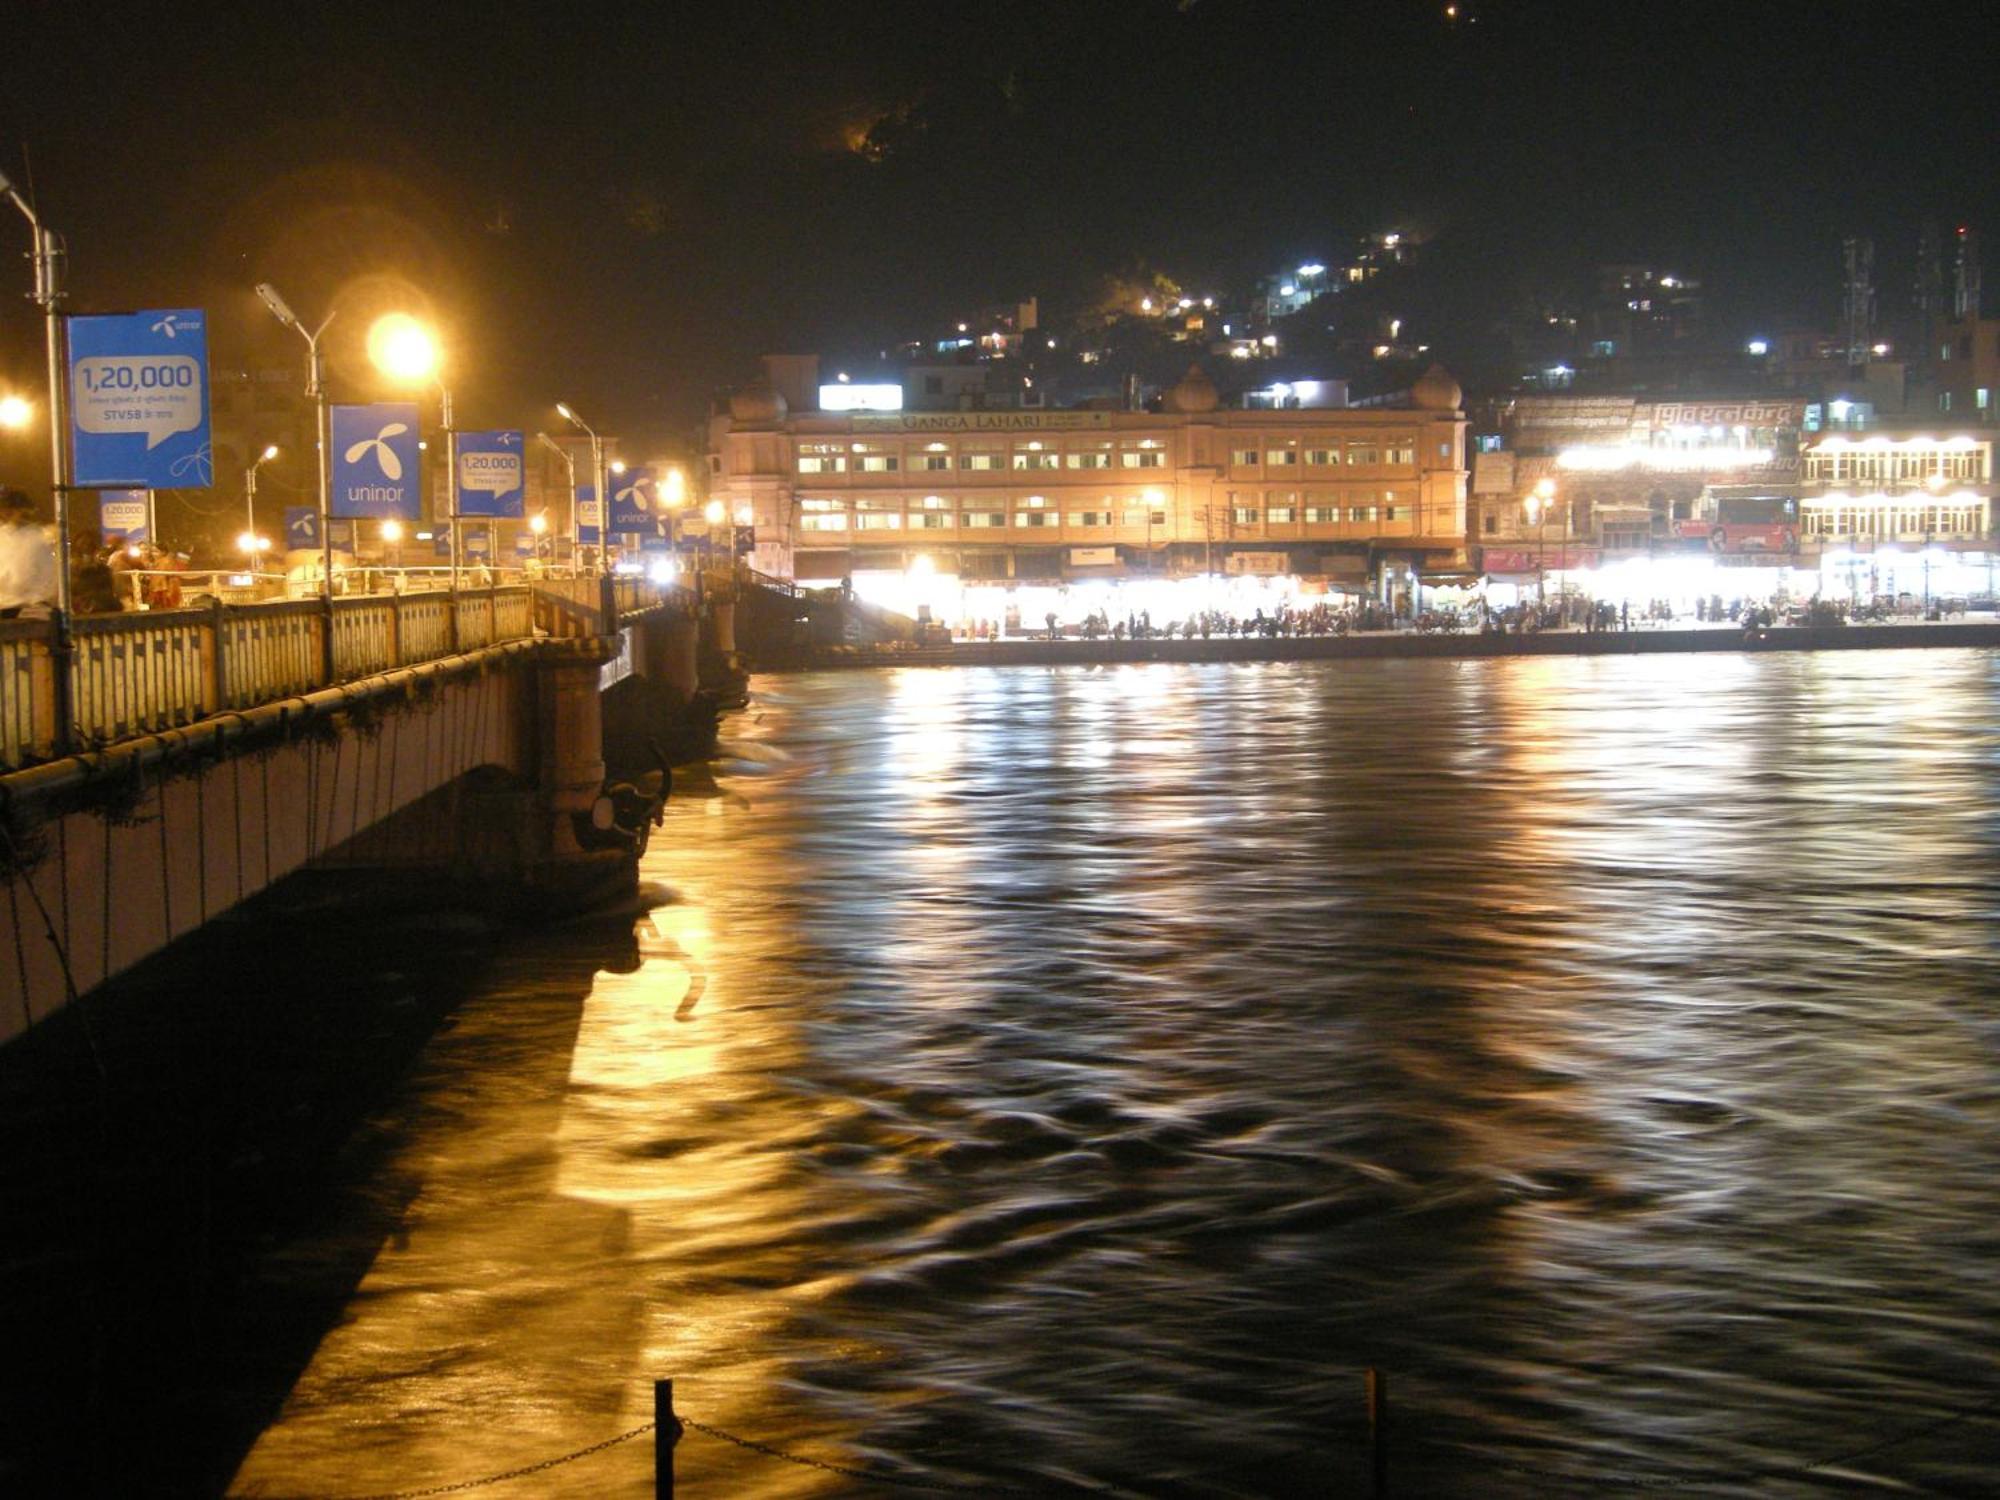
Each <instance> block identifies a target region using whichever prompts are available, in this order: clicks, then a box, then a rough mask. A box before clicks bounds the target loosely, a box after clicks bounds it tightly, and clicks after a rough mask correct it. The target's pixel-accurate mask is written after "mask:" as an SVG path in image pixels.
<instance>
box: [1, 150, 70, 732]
mask: <svg viewBox="0 0 2000 1500" xmlns="http://www.w3.org/2000/svg"><path fill="white" fill-rule="evenodd" d="M0 193H5V194H6V195H7V201H8V202H10V203H12V204H13V205H14V207H15V208H16V209H18V210H19V211H20V214H21V217H22V218H24V219H26V220H27V221H28V232H29V233H30V234H31V235H32V236H33V237H34V242H35V248H34V249H33V250H32V251H31V252H30V254H31V255H32V256H33V258H34V262H35V291H34V301H35V302H36V304H37V305H38V306H40V308H41V309H42V321H43V326H44V328H45V329H46V332H47V343H48V353H49V474H50V480H51V483H50V490H51V495H50V499H51V500H52V501H53V502H54V504H55V511H56V618H55V620H54V622H53V624H54V629H55V640H54V647H55V655H56V658H57V660H56V683H57V686H56V694H57V698H56V706H57V713H56V737H57V741H58V743H59V744H60V745H62V746H63V747H65V748H67V746H68V744H69V741H70V720H69V699H68V694H69V691H70V688H69V672H68V659H69V652H70V636H69V614H70V591H69V442H68V437H69V433H68V429H69V382H68V380H67V379H65V378H64V374H63V315H62V302H63V296H64V293H63V287H62V261H63V256H64V253H65V252H64V250H63V248H62V241H61V239H60V238H59V237H58V236H57V234H56V232H55V231H54V230H53V229H51V228H49V227H48V226H47V225H46V224H44V223H43V222H42V221H41V219H40V217H39V216H37V214H36V213H35V207H34V205H33V204H32V203H30V202H29V201H28V200H27V199H26V198H23V197H22V196H21V194H20V192H19V190H17V189H16V188H15V186H14V184H13V183H12V182H10V181H8V179H7V177H6V175H5V174H4V173H0ZM22 404H23V405H26V403H25V402H23V403H22ZM25 420H26V418H25V417H24V418H23V421H24V422H25Z"/></svg>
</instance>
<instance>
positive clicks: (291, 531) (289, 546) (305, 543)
mask: <svg viewBox="0 0 2000 1500" xmlns="http://www.w3.org/2000/svg"><path fill="white" fill-rule="evenodd" d="M317 546H319V512H318V511H317V510H315V509H314V508H313V507H312V506H310V505H287V506H286V507H285V550H286V551H287V552H301V551H304V550H305V549H306V548H308V547H317Z"/></svg>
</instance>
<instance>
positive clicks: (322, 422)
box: [257, 281, 333, 682]
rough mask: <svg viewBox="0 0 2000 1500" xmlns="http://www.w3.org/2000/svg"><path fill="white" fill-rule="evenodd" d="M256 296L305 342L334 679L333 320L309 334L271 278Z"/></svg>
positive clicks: (323, 654) (324, 645)
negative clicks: (329, 375) (329, 372)
mask: <svg viewBox="0 0 2000 1500" xmlns="http://www.w3.org/2000/svg"><path fill="white" fill-rule="evenodd" d="M257 298H258V300H259V301H261V302H262V303H263V304H264V305H265V306H266V307H268V308H269V309H270V310H271V316H272V317H274V318H276V319H277V320H278V321H279V322H280V323H283V324H284V325H285V326H286V327H287V328H289V329H291V330H293V331H294V332H295V333H297V334H298V336H299V337H300V338H302V339H304V340H305V341H306V399H307V400H308V401H310V402H312V403H313V410H314V413H315V416H316V418H317V421H318V432H319V463H318V468H319V547H320V580H319V593H320V602H321V605H322V607H323V608H324V609H325V611H326V630H325V632H324V635H323V638H322V640H321V641H320V648H321V649H320V665H321V667H322V669H323V670H324V672H325V676H326V680H327V681H328V682H332V681H333V526H332V524H331V523H330V522H329V520H328V512H327V491H328V488H329V486H330V485H331V483H332V477H331V470H330V465H331V463H332V461H333V452H332V449H333V437H332V434H331V432H330V431H329V430H328V429H329V424H330V422H331V420H332V419H331V416H330V414H329V413H328V410H327V405H326V361H325V359H324V358H323V357H322V356H321V354H320V352H319V340H320V335H321V334H323V333H325V332H326V325H327V324H329V323H331V322H332V321H333V313H332V311H331V310H329V311H328V312H327V315H326V316H325V317H324V318H321V319H320V321H319V327H317V328H315V329H313V330H312V332H310V333H308V332H307V331H306V325H305V324H303V323H301V322H300V321H299V318H298V314H297V313H295V312H293V311H292V309H291V307H290V306H289V305H288V304H287V303H286V301H285V299H284V298H283V297H281V296H279V295H278V289H277V288H276V287H274V286H272V285H271V283H270V282H268V281H260V282H258V283H257Z"/></svg>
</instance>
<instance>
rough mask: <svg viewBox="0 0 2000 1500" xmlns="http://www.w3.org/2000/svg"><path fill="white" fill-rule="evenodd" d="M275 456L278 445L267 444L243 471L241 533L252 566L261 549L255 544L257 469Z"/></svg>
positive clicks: (256, 539) (256, 537)
mask: <svg viewBox="0 0 2000 1500" xmlns="http://www.w3.org/2000/svg"><path fill="white" fill-rule="evenodd" d="M277 456H278V445H277V444H276V443H270V444H267V445H266V446H265V448H264V451H263V452H262V453H260V454H258V455H257V458H256V461H255V462H254V463H252V464H251V465H250V467H249V468H247V469H245V470H244V471H243V535H244V537H245V538H246V539H247V542H248V545H246V546H245V547H244V549H243V550H244V551H245V552H248V553H249V554H250V562H251V565H252V566H253V567H254V566H255V565H256V562H257V554H258V553H259V552H260V551H262V550H263V549H262V548H260V547H259V546H258V545H257V542H258V536H257V471H258V470H259V469H261V468H263V467H264V465H265V464H267V463H269V462H270V461H271V460H272V459H274V458H276V457H277Z"/></svg>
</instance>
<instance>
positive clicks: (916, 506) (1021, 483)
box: [709, 367, 1466, 592]
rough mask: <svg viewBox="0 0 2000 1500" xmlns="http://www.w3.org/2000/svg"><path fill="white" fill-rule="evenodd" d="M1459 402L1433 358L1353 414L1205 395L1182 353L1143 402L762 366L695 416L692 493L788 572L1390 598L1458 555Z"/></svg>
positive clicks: (1461, 514)
mask: <svg viewBox="0 0 2000 1500" xmlns="http://www.w3.org/2000/svg"><path fill="white" fill-rule="evenodd" d="M785 383H788V384H789V385H790V386H791V387H792V395H793V399H794V400H798V399H800V398H801V397H803V398H805V399H808V400H809V399H810V396H809V395H808V394H807V393H808V392H809V391H810V390H811V386H810V385H809V384H807V383H805V382H802V381H798V380H793V381H789V382H785ZM1460 402H1461V396H1460V391H1459V387H1458V383H1457V382H1456V381H1455V380H1453V379H1452V378H1451V377H1450V376H1449V375H1448V374H1446V373H1445V372H1444V371H1443V370H1442V369H1439V368H1435V367H1434V368H1433V369H1432V370H1431V371H1430V372H1429V373H1428V374H1426V375H1425V376H1424V377H1423V378H1422V379H1421V380H1419V381H1418V382H1417V383H1416V385H1415V386H1414V387H1413V388H1412V389H1411V391H1410V392H1409V395H1408V398H1407V401H1406V403H1405V404H1403V405H1401V406H1380V407H1370V408H1367V409H1356V408H1323V407H1322V408H1314V407H1291V408H1284V409H1277V410H1242V409H1225V408H1224V407H1223V406H1222V404H1221V401H1220V399H1219V396H1218V394H1217V391H1216V388H1215V386H1214V384H1213V383H1211V381H1210V380H1209V379H1208V377H1207V376H1206V375H1205V374H1203V373H1202V372H1201V370H1200V369H1199V367H1196V368H1192V369H1190V370H1189V372H1188V374H1187V375H1186V377H1185V378H1183V379H1182V380H1181V381H1180V383H1179V384H1178V385H1176V386H1174V387H1173V388H1172V389H1170V390H1169V391H1168V392H1167V393H1166V395H1165V397H1164V399H1163V400H1162V402H1161V403H1160V410H1158V411H1134V410H1100V409H1089V410H1040V411H1037V410H960V411H901V412H892V413H871V412H861V411H849V412H839V413H835V412H827V411H820V410H810V409H809V410H800V409H798V407H797V406H795V405H794V404H793V403H792V401H788V400H787V399H786V396H785V395H784V394H781V393H780V391H779V390H778V389H777V388H775V387H774V385H773V384H772V383H770V382H769V381H766V382H762V383H759V384H758V385H756V386H753V387H750V388H748V389H746V390H742V391H739V392H738V393H737V394H736V395H734V396H733V397H732V398H731V399H730V401H729V402H728V405H727V408H726V410H724V411H722V412H719V413H718V414H717V415H716V416H715V417H714V418H713V419H712V421H711V424H710V436H709V465H710V476H709V488H710V491H711V492H712V494H714V495H715V496H716V497H717V498H719V499H721V500H722V501H723V502H724V504H725V505H727V506H728V507H729V509H730V510H731V512H732V513H742V512H745V511H747V513H748V514H749V515H750V516H751V517H752V518H753V520H754V525H755V528H756V565H757V566H758V567H759V568H761V569H763V570H764V571H767V572H771V573H775V574H779V575H781V576H786V577H796V578H799V579H801V580H835V579H842V578H854V579H859V578H861V577H862V576H863V575H867V574H899V573H902V572H904V571H905V570H907V569H911V568H913V567H921V568H923V569H924V570H926V571H931V570H934V571H936V572H937V573H949V574H953V575H956V576H957V577H959V578H962V579H967V580H975V579H976V580H987V581H1002V580H1021V581H1030V582H1035V583H1049V582H1062V581H1065V580H1071V579H1078V578H1119V577H1142V576H1148V575H1150V576H1153V577H1186V576H1193V575H1198V574H1207V573H1218V574H1259V575H1271V576H1277V575H1292V576H1303V577H1318V578H1324V579H1329V580H1333V581H1335V582H1338V583H1341V584H1343V585H1347V586H1350V587H1356V588H1359V587H1361V586H1363V585H1364V584H1366V585H1371V586H1374V587H1378V588H1381V589H1383V590H1384V591H1385V592H1393V591H1394V590H1396V589H1397V588H1399V587H1403V586H1405V582H1406V580H1407V579H1408V578H1409V577H1410V575H1411V574H1412V573H1415V574H1417V575H1419V576H1424V575H1427V574H1428V573H1431V572H1435V571H1437V570H1439V569H1448V568H1452V567H1455V566H1462V559H1463V550H1462V549H1463V546H1464V541H1465V486H1466V463H1465V418H1464V415H1463V413H1462V412H1461V410H1460ZM920 558H921V559H922V561H921V562H919V559H920Z"/></svg>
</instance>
